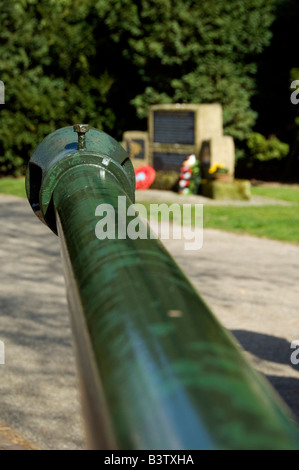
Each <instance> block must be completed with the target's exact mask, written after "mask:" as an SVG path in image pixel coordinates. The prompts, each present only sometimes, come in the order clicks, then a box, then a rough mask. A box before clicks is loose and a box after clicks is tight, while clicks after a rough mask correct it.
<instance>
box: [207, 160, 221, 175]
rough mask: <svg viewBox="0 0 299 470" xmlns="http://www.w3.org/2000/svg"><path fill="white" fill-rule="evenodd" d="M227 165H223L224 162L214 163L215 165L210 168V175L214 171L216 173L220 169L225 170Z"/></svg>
mask: <svg viewBox="0 0 299 470" xmlns="http://www.w3.org/2000/svg"><path fill="white" fill-rule="evenodd" d="M224 168H225V166H224V165H223V163H217V162H216V163H214V165H212V166H211V167H210V169H209V173H210V175H212V174H213V173H216V171H218V170H224Z"/></svg>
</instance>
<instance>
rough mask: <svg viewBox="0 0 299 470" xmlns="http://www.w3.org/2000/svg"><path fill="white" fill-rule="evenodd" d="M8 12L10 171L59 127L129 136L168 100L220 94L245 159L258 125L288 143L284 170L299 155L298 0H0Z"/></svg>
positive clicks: (6, 153) (3, 40)
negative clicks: (294, 81)
mask: <svg viewBox="0 0 299 470" xmlns="http://www.w3.org/2000/svg"><path fill="white" fill-rule="evenodd" d="M0 18H1V29H0V58H1V59H0V79H1V80H2V81H3V82H4V83H5V92H6V97H5V98H6V103H5V105H4V106H2V107H1V117H0V119H1V133H0V174H2V175H4V174H7V173H15V174H17V173H19V172H21V171H22V169H23V165H24V162H26V161H27V160H28V158H29V156H30V154H31V153H32V151H33V149H34V148H35V147H36V145H37V144H38V143H39V142H40V141H41V140H42V138H43V137H44V136H45V135H47V134H48V133H50V132H52V131H53V130H55V129H56V128H58V127H62V126H65V125H71V124H73V123H74V122H79V121H80V122H84V121H87V122H89V123H90V124H91V125H92V126H94V127H97V128H99V129H103V130H104V131H106V132H108V133H110V134H111V135H113V136H114V137H115V138H116V139H118V140H121V137H122V133H123V132H124V131H125V130H129V129H141V130H144V129H146V125H147V122H146V116H147V110H148V106H149V105H151V104H156V103H171V102H185V103H187V102H193V103H202V102H205V103H210V102H220V103H221V104H222V105H223V110H224V128H225V133H226V134H228V135H232V136H233V137H234V138H235V142H236V145H237V156H238V157H245V159H244V161H245V162H246V161H247V160H246V158H247V159H248V161H249V162H250V161H251V159H252V153H250V151H248V147H247V141H248V139H249V138H250V136H251V133H252V131H253V130H254V131H255V132H258V133H259V132H260V133H262V134H263V135H264V136H266V137H267V136H268V135H275V136H277V137H278V138H279V139H282V140H283V141H284V142H287V143H289V144H290V152H289V156H288V157H284V158H282V157H283V155H282V156H280V157H279V158H280V159H281V158H282V160H283V165H284V168H285V170H287V169H288V170H289V171H291V170H292V167H293V166H294V164H295V165H296V164H297V161H298V141H299V139H298V126H297V124H296V122H297V121H298V119H297V121H296V117H297V114H298V112H297V109H296V106H294V105H291V103H290V83H291V74H292V73H293V74H294V73H295V74H296V68H297V67H298V71H299V65H298V64H297V61H298V59H297V58H296V54H294V53H293V52H294V51H293V46H294V44H295V34H296V30H297V23H296V21H297V20H298V18H299V6H298V5H297V4H296V1H295V0H231V1H230V2H227V1H225V0H213V1H210V0H201V1H199V0H197V1H193V0H139V1H137V0H85V2H82V1H80V0H12V1H10V2H8V1H7V0H0ZM292 71H293V72H292ZM294 71H295V72H294ZM297 78H298V79H299V74H298V77H297ZM284 155H285V154H284Z"/></svg>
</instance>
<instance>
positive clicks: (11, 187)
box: [0, 177, 26, 197]
mask: <svg viewBox="0 0 299 470" xmlns="http://www.w3.org/2000/svg"><path fill="white" fill-rule="evenodd" d="M0 193H2V194H11V195H14V196H19V197H26V192H25V178H24V177H22V178H0Z"/></svg>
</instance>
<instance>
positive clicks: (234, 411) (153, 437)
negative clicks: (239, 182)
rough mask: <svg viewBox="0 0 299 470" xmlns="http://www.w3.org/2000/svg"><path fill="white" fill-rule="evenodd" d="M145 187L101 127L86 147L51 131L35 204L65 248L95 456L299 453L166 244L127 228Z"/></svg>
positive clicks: (33, 176)
mask: <svg viewBox="0 0 299 470" xmlns="http://www.w3.org/2000/svg"><path fill="white" fill-rule="evenodd" d="M76 129H78V128H76ZM82 134H84V135H82ZM134 185H135V183H134V171H133V167H132V165H131V163H130V160H129V159H128V156H127V154H126V152H125V151H124V150H123V149H122V147H121V146H119V145H118V144H117V142H115V141H114V140H113V139H112V138H111V137H109V136H107V135H106V134H105V133H103V132H100V131H97V130H95V129H90V131H89V132H88V133H87V134H86V136H85V133H81V135H79V146H78V143H77V140H76V134H75V133H74V131H73V128H72V127H66V128H63V129H59V130H58V131H56V132H54V133H52V134H50V135H49V136H48V137H46V139H45V140H44V141H43V142H42V143H41V144H40V146H39V147H38V148H37V150H36V152H35V153H34V155H33V156H32V158H31V160H30V162H29V165H28V170H27V177H26V189H27V195H28V199H29V201H30V204H31V206H32V208H33V210H34V212H35V213H36V214H37V216H38V217H39V218H40V219H41V220H42V221H43V222H44V223H46V224H47V225H49V227H50V228H51V229H52V230H53V231H54V232H55V233H58V235H59V238H60V242H61V252H62V258H63V265H64V272H65V281H66V287H67V296H68V302H69V306H70V313H71V323H72V329H73V334H74V340H75V341H74V343H75V348H76V358H77V363H78V372H79V378H80V389H81V397H82V407H83V411H84V416H85V422H86V428H87V437H88V447H89V448H91V449H123V450H127V449H130V450H132V449H135V450H137V449H150V450H152V449H157V450H192V449H298V447H299V445H298V442H299V441H298V430H297V425H296V423H295V420H294V418H293V417H292V416H291V415H290V413H289V411H288V410H287V409H286V407H285V405H284V404H283V402H282V401H281V400H280V398H279V397H278V396H277V395H276V393H275V392H274V390H273V389H272V388H271V387H270V385H269V384H268V382H267V381H266V380H265V379H264V378H263V377H262V376H261V375H259V374H258V373H257V372H256V371H255V370H254V369H253V368H252V366H251V365H250V363H249V362H248V361H247V359H246V358H245V357H244V355H243V353H242V352H241V350H240V347H239V346H238V345H237V343H236V342H235V341H234V339H233V338H232V336H231V335H230V334H229V333H228V332H227V331H226V330H225V329H224V328H223V327H222V326H221V324H220V323H219V322H218V320H217V319H216V318H215V316H214V315H213V313H212V312H211V310H210V309H209V307H208V306H207V305H206V304H205V302H204V301H203V300H202V299H201V297H200V295H199V294H198V292H197V291H196V290H195V289H194V287H193V286H192V284H191V283H190V282H189V280H188V279H187V278H186V276H185V275H184V273H183V272H182V271H181V269H180V268H179V267H178V266H177V264H176V263H175V261H174V260H173V258H172V257H171V256H170V255H169V253H168V252H167V251H166V249H165V248H164V246H163V245H162V244H161V243H160V242H159V240H157V239H153V238H150V237H149V236H148V237H146V238H143V239H141V238H136V239H135V240H134V239H132V238H129V237H124V236H123V231H122V230H119V228H120V225H123V223H124V218H123V210H124V207H125V208H126V209H128V210H129V214H130V215H129V216H128V219H127V223H129V222H130V221H131V220H133V215H132V212H130V211H131V209H129V208H131V205H132V203H133V202H134V188H135V186H134ZM120 197H121V198H120ZM120 200H121V201H122V204H123V205H124V207H122V209H120V207H119V201H120ZM108 205H109V207H112V208H113V210H114V213H115V224H114V225H113V229H110V231H109V230H107V236H106V238H103V237H102V239H99V238H98V236H97V235H96V227H97V224H98V222H99V221H100V220H102V219H100V218H99V216H98V215H97V214H99V212H100V213H101V214H102V215H103V214H104V212H103V211H104V209H105V208H107V207H108ZM98 207H100V208H101V210H100V211H99V209H98ZM120 212H122V213H120ZM134 217H135V219H136V214H134ZM140 223H143V222H140ZM147 230H149V229H147ZM119 232H120V233H119ZM148 233H149V232H148Z"/></svg>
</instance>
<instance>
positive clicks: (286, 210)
mask: <svg viewBox="0 0 299 470" xmlns="http://www.w3.org/2000/svg"><path fill="white" fill-rule="evenodd" d="M144 205H145V206H146V208H147V212H148V219H149V207H150V203H144ZM170 219H172V214H171V213H170ZM191 220H192V225H194V223H195V220H194V211H193V214H192V216H191ZM203 227H204V228H214V229H218V230H225V231H227V232H234V233H241V234H244V235H246V234H247V235H254V236H257V237H263V238H270V239H273V240H280V241H285V242H290V243H295V244H298V245H299V204H298V205H297V204H292V205H290V206H280V205H277V206H275V205H271V206H266V205H265V206H248V207H236V206H209V205H205V206H204V209H203Z"/></svg>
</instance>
